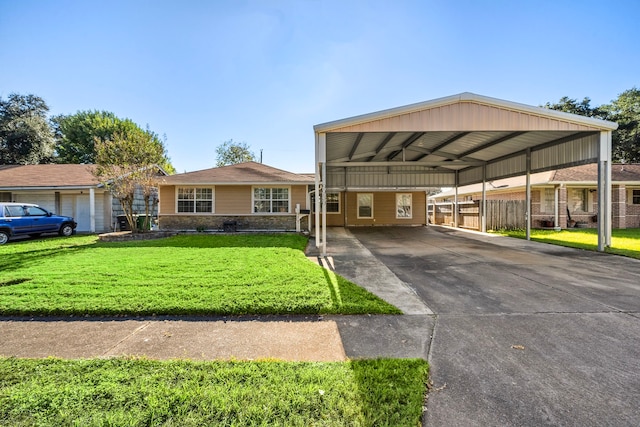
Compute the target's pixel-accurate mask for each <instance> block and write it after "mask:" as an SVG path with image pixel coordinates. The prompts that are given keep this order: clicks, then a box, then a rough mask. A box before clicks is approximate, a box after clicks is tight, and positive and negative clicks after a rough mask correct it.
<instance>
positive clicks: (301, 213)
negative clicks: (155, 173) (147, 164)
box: [158, 162, 314, 231]
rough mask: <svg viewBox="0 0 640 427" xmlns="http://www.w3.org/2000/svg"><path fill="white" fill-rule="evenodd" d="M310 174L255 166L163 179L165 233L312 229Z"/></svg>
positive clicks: (241, 165) (161, 219) (160, 215)
mask: <svg viewBox="0 0 640 427" xmlns="http://www.w3.org/2000/svg"><path fill="white" fill-rule="evenodd" d="M313 183H314V178H313V176H312V175H305V174H296V173H292V172H287V171H284V170H281V169H276V168H274V167H271V166H267V165H264V164H261V163H257V162H246V163H239V164H235V165H229V166H222V167H217V168H210V169H204V170H200V171H195V172H186V173H182V174H176V175H171V176H167V177H164V178H163V179H162V180H161V182H160V185H159V199H160V202H159V209H158V223H159V228H160V229H161V230H202V231H204V230H223V229H225V228H227V229H229V228H231V229H234V230H267V231H271V230H274V231H275V230H278V231H296V230H300V229H308V228H309V222H308V221H309V215H308V210H309V206H310V203H311V202H310V195H309V188H310V186H311V185H312V184H313Z"/></svg>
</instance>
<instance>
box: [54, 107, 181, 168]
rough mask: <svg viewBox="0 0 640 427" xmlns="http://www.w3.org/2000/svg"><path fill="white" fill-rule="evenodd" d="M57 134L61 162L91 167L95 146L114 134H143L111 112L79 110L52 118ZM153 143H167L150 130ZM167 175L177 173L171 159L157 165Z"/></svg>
mask: <svg viewBox="0 0 640 427" xmlns="http://www.w3.org/2000/svg"><path fill="white" fill-rule="evenodd" d="M51 121H52V123H53V125H54V128H55V134H56V140H57V145H56V151H57V159H56V160H57V161H58V163H80V164H91V163H95V162H96V144H97V142H104V141H107V140H110V139H113V138H114V135H116V134H120V135H127V134H135V133H137V132H144V131H143V130H142V129H141V128H140V126H138V125H137V124H136V123H134V122H133V121H132V120H130V119H121V118H119V117H117V116H116V115H115V114H113V113H111V112H108V111H97V110H95V111H79V112H77V113H76V114H72V115H66V116H65V115H59V116H55V117H53V118H52V119H51ZM146 132H147V133H148V134H149V135H151V136H152V139H153V143H154V144H156V145H158V146H159V147H162V150H163V151H164V150H165V148H164V146H165V144H164V141H163V140H161V139H160V138H159V137H158V135H157V134H155V133H154V132H151V131H150V130H149V129H147V130H146ZM158 164H159V166H161V167H162V168H163V169H164V170H165V171H166V172H167V173H174V172H175V169H174V168H173V166H172V165H171V161H170V159H169V157H168V156H167V155H166V153H165V154H164V158H163V160H162V161H161V162H159V163H158Z"/></svg>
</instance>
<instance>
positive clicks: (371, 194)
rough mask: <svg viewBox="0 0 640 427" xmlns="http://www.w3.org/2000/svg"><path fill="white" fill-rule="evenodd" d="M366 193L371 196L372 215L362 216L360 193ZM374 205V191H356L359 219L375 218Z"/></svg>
mask: <svg viewBox="0 0 640 427" xmlns="http://www.w3.org/2000/svg"><path fill="white" fill-rule="evenodd" d="M361 194H362V195H365V194H368V195H370V196H371V216H360V195H361ZM373 205H374V200H373V193H356V209H357V211H356V212H357V218H358V219H373V218H374V214H373Z"/></svg>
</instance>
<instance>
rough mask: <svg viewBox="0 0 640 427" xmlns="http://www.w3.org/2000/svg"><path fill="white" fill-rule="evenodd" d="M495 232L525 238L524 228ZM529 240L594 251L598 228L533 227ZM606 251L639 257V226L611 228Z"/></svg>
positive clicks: (596, 245) (596, 246)
mask: <svg viewBox="0 0 640 427" xmlns="http://www.w3.org/2000/svg"><path fill="white" fill-rule="evenodd" d="M495 233H497V234H500V235H503V236H509V237H517V238H520V239H525V238H526V233H525V231H524V230H514V231H497V232H495ZM531 240H534V241H536V242H543V243H551V244H554V245H560V246H569V247H572V248H579V249H587V250H591V251H595V250H597V248H598V230H596V229H594V228H581V229H570V230H561V231H555V230H536V229H533V230H531ZM606 252H607V253H611V254H616V255H624V256H628V257H631V258H638V259H640V228H627V229H613V230H611V247H610V248H606Z"/></svg>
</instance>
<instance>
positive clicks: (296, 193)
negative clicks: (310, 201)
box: [291, 185, 309, 213]
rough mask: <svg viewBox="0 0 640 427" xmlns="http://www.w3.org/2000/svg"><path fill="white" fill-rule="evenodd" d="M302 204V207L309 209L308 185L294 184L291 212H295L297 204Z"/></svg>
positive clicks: (292, 187)
mask: <svg viewBox="0 0 640 427" xmlns="http://www.w3.org/2000/svg"><path fill="white" fill-rule="evenodd" d="M297 203H299V204H300V209H309V206H307V186H306V185H293V186H291V212H292V213H293V212H295V210H296V204H297Z"/></svg>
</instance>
